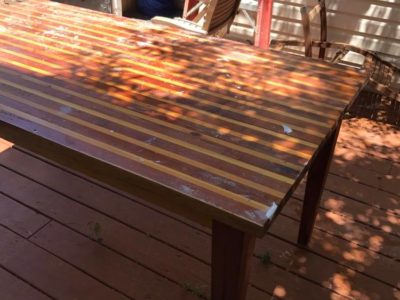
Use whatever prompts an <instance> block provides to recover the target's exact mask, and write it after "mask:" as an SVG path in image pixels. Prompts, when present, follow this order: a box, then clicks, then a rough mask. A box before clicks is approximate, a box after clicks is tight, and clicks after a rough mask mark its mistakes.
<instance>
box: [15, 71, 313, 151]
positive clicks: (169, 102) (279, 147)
mask: <svg viewBox="0 0 400 300" xmlns="http://www.w3.org/2000/svg"><path fill="white" fill-rule="evenodd" d="M54 76H57V74H54ZM90 77H91V76H86V78H90ZM122 87H123V88H124V89H126V90H127V91H130V89H128V88H127V87H126V86H122ZM18 88H19V89H21V90H25V89H27V88H26V87H23V86H19V87H18ZM30 93H32V94H39V92H37V91H34V90H30ZM40 94H41V95H40V96H42V97H46V95H45V94H42V93H40ZM108 94H109V95H112V96H115V95H117V94H118V93H117V92H113V93H110V92H108ZM140 95H146V94H145V93H143V94H140ZM150 96H151V93H150ZM129 99H130V98H129ZM160 101H162V102H165V103H168V104H171V105H176V104H175V102H173V101H168V100H164V99H161V100H160ZM180 106H181V107H187V108H188V109H191V110H193V111H197V112H199V113H202V114H204V112H203V111H202V110H197V109H194V108H190V107H188V106H186V105H180ZM158 110H159V111H160V112H163V113H168V111H166V110H164V109H161V108H158ZM208 115H209V116H215V117H216V118H219V119H222V120H224V119H225V120H226V121H228V122H231V123H236V122H235V121H234V120H232V119H229V118H224V117H221V116H219V115H216V114H211V113H208ZM180 118H181V119H184V120H187V121H189V122H191V123H194V124H197V125H200V126H204V127H207V128H210V129H212V130H218V127H216V126H215V125H213V124H210V123H207V122H204V121H200V120H198V119H195V118H191V117H187V116H184V115H182V116H180ZM238 123H239V124H240V125H241V124H242V123H241V122H238ZM245 125H247V126H245V127H248V128H251V129H254V130H258V131H261V130H262V128H259V127H256V126H252V125H250V124H245ZM241 126H242V125H241ZM229 135H232V136H236V137H239V138H241V139H244V140H246V137H247V136H246V135H243V134H242V133H240V132H236V131H234V130H231V131H230V132H229ZM249 138H250V140H251V141H252V142H253V143H256V144H260V145H263V146H267V147H269V148H273V149H276V150H279V151H281V152H285V153H289V154H292V155H295V156H298V157H300V158H305V159H310V157H311V155H310V154H309V153H305V152H301V151H297V150H293V149H291V148H288V147H285V146H282V145H280V144H278V143H272V142H268V141H263V140H261V139H258V138H257V139H256V138H254V139H253V138H252V136H250V137H249ZM247 140H249V139H247ZM315 148H316V145H315Z"/></svg>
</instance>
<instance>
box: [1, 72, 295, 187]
mask: <svg viewBox="0 0 400 300" xmlns="http://www.w3.org/2000/svg"><path fill="white" fill-rule="evenodd" d="M0 83H2V84H4V85H8V86H11V87H13V88H15V89H18V90H21V91H24V92H27V93H30V94H32V95H36V96H39V97H41V98H44V99H47V100H49V101H52V102H55V103H58V104H61V105H65V106H68V107H71V108H74V109H76V110H78V111H82V112H85V113H87V114H90V115H92V116H95V117H99V118H102V119H104V120H108V121H112V122H114V123H116V124H119V125H122V126H124V127H126V128H130V129H133V130H136V131H140V132H142V133H145V134H148V135H151V136H154V137H157V138H159V139H162V140H165V141H167V142H170V143H173V144H176V145H179V146H182V147H184V148H187V149H190V150H193V151H197V152H199V153H202V154H207V155H209V156H211V157H213V158H216V159H219V160H222V161H225V162H227V163H230V164H233V165H237V166H238V167H242V168H244V169H247V170H250V171H252V172H255V173H258V174H260V175H262V176H267V177H271V178H273V179H276V180H279V181H282V182H285V183H287V184H293V179H291V178H289V177H286V176H282V175H279V174H277V173H275V172H270V171H268V170H264V169H261V168H258V167H256V166H253V165H249V164H247V163H243V162H241V161H238V160H235V159H231V158H229V157H226V156H224V155H222V154H221V153H219V154H218V153H215V152H212V151H209V150H207V149H205V148H200V147H197V146H195V145H193V144H190V143H187V142H184V141H183V140H177V139H175V138H172V137H170V136H167V135H165V134H162V133H158V132H155V131H154V130H150V129H146V128H143V127H141V126H137V125H134V123H132V122H127V121H123V120H120V119H117V118H114V117H112V116H109V115H106V114H103V113H100V112H97V111H95V110H93V109H88V108H85V107H83V106H80V105H77V104H74V103H72V102H71V101H65V100H62V99H60V98H58V97H54V96H51V95H47V94H44V93H42V92H39V91H36V90H33V89H31V88H27V87H24V86H21V85H19V84H16V83H14V82H11V81H8V80H5V79H1V78H0ZM0 93H2V94H3V95H5V93H6V92H2V91H0ZM10 97H11V96H10ZM13 97H16V96H13ZM16 100H17V99H16ZM17 101H18V100H17ZM31 106H32V105H31ZM65 118H67V116H65ZM114 135H115V133H114V134H113V136H114ZM146 145H147V144H146Z"/></svg>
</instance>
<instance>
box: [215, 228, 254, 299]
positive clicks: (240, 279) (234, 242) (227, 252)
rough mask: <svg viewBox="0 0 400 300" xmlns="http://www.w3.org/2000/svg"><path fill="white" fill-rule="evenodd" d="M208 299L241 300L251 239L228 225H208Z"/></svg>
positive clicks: (244, 291) (250, 252) (249, 255)
mask: <svg viewBox="0 0 400 300" xmlns="http://www.w3.org/2000/svg"><path fill="white" fill-rule="evenodd" d="M212 230H213V232H212V270H211V273H212V274H211V282H212V286H211V299H212V300H244V299H246V291H247V285H248V279H249V273H250V264H251V258H252V256H253V251H254V245H255V236H253V235H250V234H247V233H244V232H242V231H240V230H237V229H234V228H232V227H230V226H228V225H225V224H222V223H219V222H217V221H214V222H213V226H212Z"/></svg>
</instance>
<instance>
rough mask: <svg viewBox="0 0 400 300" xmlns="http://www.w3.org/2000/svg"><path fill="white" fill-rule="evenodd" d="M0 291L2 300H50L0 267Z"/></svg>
mask: <svg viewBox="0 0 400 300" xmlns="http://www.w3.org/2000/svg"><path fill="white" fill-rule="evenodd" d="M0 291H1V299H2V300H16V299H29V300H50V299H51V298H50V297H47V296H46V295H45V294H43V293H41V292H40V291H39V290H37V289H35V288H33V287H32V286H31V285H29V284H27V283H26V282H24V281H22V280H21V279H19V278H17V277H15V276H14V275H13V274H11V273H9V272H7V271H6V270H4V269H2V268H1V267H0Z"/></svg>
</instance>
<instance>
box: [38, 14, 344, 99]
mask: <svg viewBox="0 0 400 300" xmlns="http://www.w3.org/2000/svg"><path fill="white" fill-rule="evenodd" d="M39 13H42V12H39ZM49 17H51V16H49ZM38 18H40V17H38ZM44 20H46V21H47V22H51V21H49V20H48V17H46V18H44ZM56 23H57V24H64V25H65V26H67V27H66V28H65V30H66V31H68V27H76V26H74V25H72V24H70V23H62V22H61V21H60V20H56ZM76 28H77V29H79V30H85V31H86V30H90V29H87V28H83V27H76ZM97 33H102V34H103V36H104V32H97ZM79 34H80V35H85V34H84V33H83V32H82V31H81V32H80V33H79ZM89 37H91V38H98V37H95V36H93V34H92V35H89ZM101 40H103V41H104V38H102V39H101ZM107 42H109V43H113V44H119V46H121V47H130V46H129V45H126V44H124V43H120V42H118V40H117V41H115V39H114V40H113V41H109V40H108V41H107ZM158 46H159V45H158ZM130 48H133V47H130ZM136 50H137V47H136ZM132 55H134V53H132ZM174 55H175V54H174ZM199 67H201V65H199ZM252 72H254V70H252ZM294 82H298V83H300V84H308V82H306V81H304V80H303V81H301V80H298V81H296V80H294ZM314 87H315V85H314ZM342 88H347V86H345V85H343V86H342ZM332 92H336V89H334V90H332ZM350 93H351V92H350ZM329 97H330V96H329Z"/></svg>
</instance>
